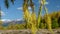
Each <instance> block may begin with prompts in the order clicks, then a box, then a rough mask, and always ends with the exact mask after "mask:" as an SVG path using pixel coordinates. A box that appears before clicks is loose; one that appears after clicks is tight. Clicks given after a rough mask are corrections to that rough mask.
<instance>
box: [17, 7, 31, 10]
mask: <svg viewBox="0 0 60 34" xmlns="http://www.w3.org/2000/svg"><path fill="white" fill-rule="evenodd" d="M17 9H18V10H23V7H18V8H17ZM28 9H29V10H31V7H28Z"/></svg>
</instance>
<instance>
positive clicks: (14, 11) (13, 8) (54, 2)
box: [0, 0, 60, 20]
mask: <svg viewBox="0 0 60 34" xmlns="http://www.w3.org/2000/svg"><path fill="white" fill-rule="evenodd" d="M33 2H34V5H35V12H36V14H37V13H38V8H39V5H40V4H39V1H38V0H33ZM9 3H10V7H9V8H8V9H7V8H6V7H5V5H4V0H0V6H1V10H2V19H13V20H15V19H22V18H23V10H22V6H23V0H15V2H14V5H13V4H12V3H11V2H10V1H9ZM46 7H47V8H48V12H49V13H51V12H53V11H59V10H60V0H46ZM30 9H31V8H30V7H29V10H30ZM44 13H45V12H44V10H43V12H42V14H44Z"/></svg>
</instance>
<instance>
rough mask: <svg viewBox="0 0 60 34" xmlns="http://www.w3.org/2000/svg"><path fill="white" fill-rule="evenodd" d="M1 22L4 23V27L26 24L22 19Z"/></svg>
mask: <svg viewBox="0 0 60 34" xmlns="http://www.w3.org/2000/svg"><path fill="white" fill-rule="evenodd" d="M1 21H2V23H3V25H4V26H5V25H9V24H22V23H24V21H23V20H21V19H16V20H10V19H3V20H1Z"/></svg>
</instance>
